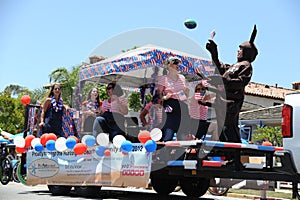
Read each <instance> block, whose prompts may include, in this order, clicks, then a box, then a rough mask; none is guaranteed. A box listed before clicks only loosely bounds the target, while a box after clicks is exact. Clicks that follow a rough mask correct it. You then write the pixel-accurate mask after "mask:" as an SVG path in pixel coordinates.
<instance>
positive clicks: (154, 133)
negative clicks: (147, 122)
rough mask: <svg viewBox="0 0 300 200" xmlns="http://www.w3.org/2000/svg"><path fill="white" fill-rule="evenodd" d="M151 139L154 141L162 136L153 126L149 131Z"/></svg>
mask: <svg viewBox="0 0 300 200" xmlns="http://www.w3.org/2000/svg"><path fill="white" fill-rule="evenodd" d="M150 136H151V139H152V140H154V141H159V140H160V139H161V137H162V132H161V130H160V129H159V128H154V129H152V130H151V131H150Z"/></svg>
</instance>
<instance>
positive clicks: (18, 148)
mask: <svg viewBox="0 0 300 200" xmlns="http://www.w3.org/2000/svg"><path fill="white" fill-rule="evenodd" d="M26 150H27V149H26V147H16V152H18V153H25V152H26Z"/></svg>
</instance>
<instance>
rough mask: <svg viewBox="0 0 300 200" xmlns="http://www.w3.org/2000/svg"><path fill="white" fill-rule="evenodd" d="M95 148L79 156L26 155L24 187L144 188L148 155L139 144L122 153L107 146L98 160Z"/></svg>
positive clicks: (48, 152) (66, 152)
mask: <svg viewBox="0 0 300 200" xmlns="http://www.w3.org/2000/svg"><path fill="white" fill-rule="evenodd" d="M95 149H96V147H89V148H88V150H87V151H86V152H85V153H84V154H82V155H76V154H75V153H74V152H73V151H72V150H69V151H68V150H67V151H64V152H58V151H48V150H43V151H41V152H37V151H35V150H29V151H28V152H27V184H28V185H36V184H52V185H72V186H74V185H90V186H95V185H97V186H100V185H103V186H134V187H147V184H148V180H149V176H150V172H151V161H152V153H149V152H146V151H145V149H144V147H143V145H142V144H140V143H137V144H133V150H132V151H131V152H129V153H123V152H121V151H120V149H119V148H116V147H114V146H113V145H111V146H110V147H108V148H107V150H109V152H110V155H104V156H98V155H97V154H96V150H95Z"/></svg>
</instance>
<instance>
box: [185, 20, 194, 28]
mask: <svg viewBox="0 0 300 200" xmlns="http://www.w3.org/2000/svg"><path fill="white" fill-rule="evenodd" d="M184 25H185V27H186V28H188V29H194V28H196V26H197V22H196V21H195V20H192V19H187V20H185V21H184Z"/></svg>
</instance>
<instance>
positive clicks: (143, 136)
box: [138, 130, 151, 144]
mask: <svg viewBox="0 0 300 200" xmlns="http://www.w3.org/2000/svg"><path fill="white" fill-rule="evenodd" d="M138 139H139V141H140V142H141V143H143V144H145V143H146V142H147V141H148V140H151V135H150V132H149V131H146V130H144V131H140V133H139V135H138Z"/></svg>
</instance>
